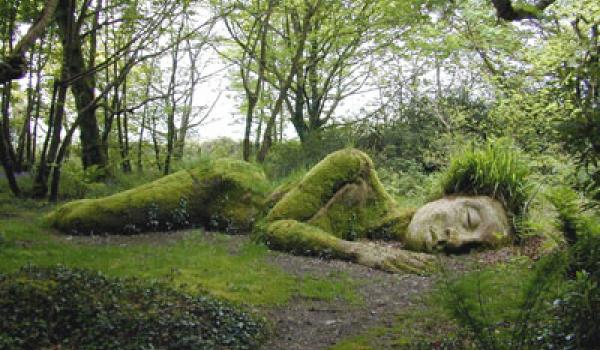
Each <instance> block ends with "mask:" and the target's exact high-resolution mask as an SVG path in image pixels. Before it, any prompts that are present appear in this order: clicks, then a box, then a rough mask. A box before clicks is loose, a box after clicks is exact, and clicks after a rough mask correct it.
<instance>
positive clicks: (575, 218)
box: [546, 186, 583, 244]
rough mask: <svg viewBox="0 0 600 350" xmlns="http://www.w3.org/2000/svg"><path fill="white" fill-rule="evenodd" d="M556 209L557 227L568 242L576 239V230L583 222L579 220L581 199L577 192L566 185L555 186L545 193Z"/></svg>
mask: <svg viewBox="0 0 600 350" xmlns="http://www.w3.org/2000/svg"><path fill="white" fill-rule="evenodd" d="M546 197H547V198H548V199H549V200H550V202H551V203H552V205H553V206H554V208H555V209H556V211H557V212H558V223H557V225H558V229H559V231H560V232H562V233H563V235H564V237H565V240H566V241H567V243H568V244H573V243H575V242H576V241H577V231H579V229H580V228H581V225H582V224H583V223H582V222H581V220H582V215H581V211H582V208H581V205H580V203H581V199H580V197H579V195H578V194H577V192H575V191H573V190H572V189H571V188H569V187H566V186H561V187H556V188H553V189H552V190H550V191H548V192H547V193H546Z"/></svg>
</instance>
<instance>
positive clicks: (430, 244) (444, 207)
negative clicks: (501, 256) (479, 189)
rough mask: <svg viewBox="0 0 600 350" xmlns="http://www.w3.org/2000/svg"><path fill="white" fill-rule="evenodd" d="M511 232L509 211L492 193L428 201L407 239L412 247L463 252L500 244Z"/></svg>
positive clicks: (417, 214) (408, 244) (417, 213)
mask: <svg viewBox="0 0 600 350" xmlns="http://www.w3.org/2000/svg"><path fill="white" fill-rule="evenodd" d="M510 234H511V228H510V225H509V224H508V218H507V216H506V211H505V210H504V207H503V206H502V204H500V202H498V201H497V200H495V199H492V198H490V197H483V196H477V197H447V198H442V199H439V200H436V201H434V202H430V203H427V204H426V205H425V206H423V207H421V208H420V209H419V210H417V212H416V213H415V215H414V216H413V218H412V220H411V222H410V225H409V226H408V232H407V235H406V239H405V244H406V246H407V247H408V248H411V249H414V250H420V251H426V252H432V251H447V252H460V251H465V250H468V249H470V248H473V247H476V246H491V247H494V246H499V245H501V244H503V243H505V242H506V241H507V240H508V239H509V236H510Z"/></svg>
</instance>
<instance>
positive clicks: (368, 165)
mask: <svg viewBox="0 0 600 350" xmlns="http://www.w3.org/2000/svg"><path fill="white" fill-rule="evenodd" d="M286 190H287V193H286V194H285V195H284V196H283V198H282V199H281V200H280V201H279V202H278V203H277V204H276V205H275V206H274V207H273V209H272V210H271V212H270V213H269V214H268V216H267V221H276V220H281V219H293V220H298V221H301V222H306V223H308V224H310V225H313V226H316V227H318V228H320V229H321V230H323V231H325V232H327V233H330V234H332V235H334V236H336V237H338V238H342V239H345V240H354V239H357V238H364V237H368V236H369V235H371V236H373V237H376V236H378V237H382V238H383V237H387V238H390V239H401V237H402V236H403V233H404V232H405V230H406V227H407V226H408V222H406V220H405V219H404V216H405V215H404V214H405V213H403V212H400V211H398V209H397V207H396V204H395V203H394V201H393V200H392V198H391V197H390V196H389V195H388V194H387V192H386V191H385V189H384V188H383V186H382V184H381V182H380V181H379V178H378V176H377V172H376V171H375V170H374V169H373V162H372V161H371V159H370V158H369V156H367V155H366V154H365V153H363V152H361V151H358V150H356V149H345V150H341V151H337V152H334V153H332V154H330V155H329V156H327V157H326V158H325V159H324V160H322V161H321V162H320V163H319V164H317V165H316V166H315V167H314V168H313V169H311V170H310V171H309V172H308V173H307V174H306V175H305V176H304V178H302V180H301V181H300V182H299V183H298V184H297V185H296V186H295V187H293V188H292V189H286ZM396 217H398V218H396ZM399 218H400V219H399ZM392 222H394V223H396V224H390V223H392ZM399 223H402V224H404V226H403V227H402V226H401V225H399ZM381 229H383V230H384V231H386V233H385V234H378V231H381ZM391 230H395V232H391Z"/></svg>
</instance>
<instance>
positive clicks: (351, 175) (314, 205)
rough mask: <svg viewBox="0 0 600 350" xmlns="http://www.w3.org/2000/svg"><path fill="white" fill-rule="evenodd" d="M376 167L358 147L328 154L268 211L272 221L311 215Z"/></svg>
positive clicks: (307, 217)
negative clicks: (345, 187) (341, 190)
mask: <svg viewBox="0 0 600 350" xmlns="http://www.w3.org/2000/svg"><path fill="white" fill-rule="evenodd" d="M372 168H373V162H372V161H371V160H370V159H369V157H368V156H367V155H366V154H364V153H363V152H360V151H358V150H355V149H345V150H341V151H337V152H334V153H332V154H330V155H328V156H327V157H326V158H325V159H324V160H322V161H321V162H320V163H319V164H317V165H316V166H315V167H313V168H312V169H311V170H310V171H309V172H308V173H307V174H306V175H305V176H304V178H303V179H302V181H300V183H299V184H298V186H296V187H295V188H294V189H292V190H291V191H289V192H288V193H287V194H286V195H285V196H284V197H283V198H282V200H281V201H279V202H278V203H277V204H276V205H275V207H274V208H273V209H272V210H271V212H270V213H269V215H268V217H267V219H268V220H269V221H274V220H280V219H295V220H298V221H307V220H309V219H310V218H312V217H313V216H314V215H315V214H316V213H317V212H318V211H319V210H320V209H321V208H322V207H323V206H325V205H326V204H327V202H328V201H329V200H330V199H331V197H332V196H333V195H334V194H335V193H336V192H337V191H338V190H339V189H340V188H342V187H343V186H344V185H345V184H349V183H353V182H355V181H356V180H358V178H359V177H361V175H362V176H364V175H365V174H368V172H369V171H370V169H372Z"/></svg>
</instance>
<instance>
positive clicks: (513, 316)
mask: <svg viewBox="0 0 600 350" xmlns="http://www.w3.org/2000/svg"><path fill="white" fill-rule="evenodd" d="M530 265H531V262H530V261H529V260H528V259H525V258H517V259H515V260H514V261H512V262H510V263H506V264H499V265H496V266H493V267H486V268H482V269H480V270H477V271H474V272H469V273H466V274H461V275H456V276H453V277H451V276H447V277H443V278H441V280H440V281H438V283H437V285H436V288H435V289H434V290H433V291H432V292H431V293H429V294H427V295H423V296H421V297H420V298H419V299H418V300H416V303H415V305H414V306H412V307H409V308H407V309H406V310H405V311H404V312H402V313H401V314H399V315H398V317H397V318H396V320H395V321H394V322H393V323H392V324H390V325H388V326H385V327H377V328H373V329H370V330H368V331H366V332H364V333H363V334H360V335H357V336H354V337H351V338H348V339H344V340H343V341H341V342H339V343H338V344H336V345H335V346H333V347H331V348H330V349H329V350H376V349H377V350H383V349H402V350H421V349H465V348H471V347H472V346H474V343H473V340H472V338H471V335H469V334H466V333H465V330H464V329H462V328H461V327H459V325H458V324H457V322H456V321H455V320H454V318H453V317H454V314H453V312H454V306H455V305H454V304H453V303H454V302H456V295H455V294H451V293H449V292H452V293H456V292H458V293H460V296H461V300H462V302H463V303H465V306H466V307H467V308H468V309H469V310H470V312H471V314H472V315H473V316H474V317H477V318H479V319H484V320H485V323H486V324H490V325H494V326H495V329H497V330H498V332H502V331H503V330H505V331H506V332H508V331H510V325H511V324H512V323H513V322H515V321H516V320H517V319H518V317H519V312H520V311H521V309H520V305H521V303H522V301H523V299H524V295H523V285H524V284H525V283H527V281H530V280H531V279H532V278H533V277H534V273H533V270H532V269H531V266H530ZM449 285H450V286H451V288H448V286H449ZM555 292H556V293H558V291H555ZM481 306H483V307H481Z"/></svg>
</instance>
